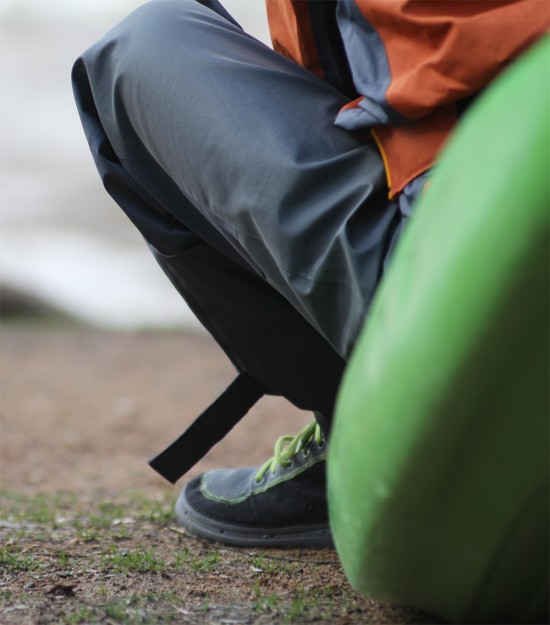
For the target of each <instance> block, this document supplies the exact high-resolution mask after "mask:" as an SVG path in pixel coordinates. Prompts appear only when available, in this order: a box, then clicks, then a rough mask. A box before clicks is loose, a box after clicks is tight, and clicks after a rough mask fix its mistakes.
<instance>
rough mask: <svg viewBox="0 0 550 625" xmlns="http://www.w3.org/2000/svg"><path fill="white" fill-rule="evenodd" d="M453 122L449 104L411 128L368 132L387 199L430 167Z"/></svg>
mask: <svg viewBox="0 0 550 625" xmlns="http://www.w3.org/2000/svg"><path fill="white" fill-rule="evenodd" d="M456 121H457V113H456V108H455V106H454V105H452V104H449V105H448V106H444V107H441V108H439V109H437V110H435V111H434V112H433V113H431V114H430V115H428V116H427V117H424V118H423V119H421V120H420V121H418V122H417V123H416V124H413V125H412V126H400V127H397V126H376V128H373V129H372V130H371V133H372V136H373V137H374V139H375V141H376V143H377V145H378V147H379V149H380V152H381V153H382V158H383V160H384V166H385V168H386V176H387V180H388V188H389V190H390V191H389V196H390V198H392V197H394V196H395V195H396V194H397V193H399V192H400V191H402V190H403V189H404V188H405V186H406V185H407V184H408V183H409V182H411V181H412V180H414V179H415V178H416V177H417V176H419V175H420V174H422V173H423V172H425V171H426V170H428V169H430V167H432V166H433V165H434V161H435V158H436V156H437V154H439V152H440V151H441V148H442V147H443V144H444V143H445V141H446V140H447V137H448V136H449V133H450V131H451V130H452V128H453V127H454V125H455V123H456Z"/></svg>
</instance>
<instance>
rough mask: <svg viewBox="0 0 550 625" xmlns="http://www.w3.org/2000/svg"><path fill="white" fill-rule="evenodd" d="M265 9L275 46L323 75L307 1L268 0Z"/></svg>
mask: <svg viewBox="0 0 550 625" xmlns="http://www.w3.org/2000/svg"><path fill="white" fill-rule="evenodd" d="M266 9H267V20H268V23H269V32H270V35H271V41H272V42H273V49H274V50H275V51H276V52H279V53H280V54H283V55H284V56H286V57H287V58H289V59H291V60H293V61H296V63H299V64H300V65H302V66H303V67H305V68H307V69H309V70H310V71H312V72H314V73H315V74H317V76H320V77H321V78H323V69H322V67H321V63H320V62H319V56H318V54H317V46H316V45H315V40H314V38H313V33H312V30H311V21H310V19H309V12H308V3H307V2H304V1H303V0H266Z"/></svg>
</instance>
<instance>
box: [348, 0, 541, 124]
mask: <svg viewBox="0 0 550 625" xmlns="http://www.w3.org/2000/svg"><path fill="white" fill-rule="evenodd" d="M356 4H357V6H358V7H359V9H360V11H361V12H362V13H363V15H364V16H365V18H366V19H367V20H368V22H369V23H370V24H371V26H373V27H374V29H375V30H376V32H377V33H378V35H379V36H380V38H381V39H382V42H383V43H384V47H385V50H386V55H387V58H388V62H389V66H390V73H391V83H390V86H389V88H388V90H387V92H386V100H387V102H388V104H390V106H392V107H393V108H394V109H395V110H397V111H398V112H400V113H401V114H403V115H405V116H406V117H408V118H409V119H419V118H421V117H424V116H425V115H427V114H429V113H430V112H431V111H432V110H434V109H435V108H437V107H438V106H443V105H445V104H449V103H450V102H455V101H456V100H459V99H461V98H464V97H466V96H469V95H471V94H474V93H477V92H478V91H480V90H481V89H483V88H484V87H485V86H486V85H487V84H488V83H489V82H490V81H491V80H492V79H493V78H494V77H495V76H496V75H497V74H498V73H499V72H500V71H501V70H502V69H503V68H504V67H505V66H506V65H507V64H508V63H509V62H510V61H511V60H512V59H514V58H515V57H517V56H518V55H519V54H520V53H521V52H522V51H523V50H525V49H526V48H527V47H528V46H529V45H530V44H532V43H533V42H534V41H535V40H536V39H538V37H540V36H541V35H542V34H543V33H544V32H545V31H546V30H548V28H549V27H550V2H548V0H437V1H436V2H428V1H423V0H391V1H390V0H356Z"/></svg>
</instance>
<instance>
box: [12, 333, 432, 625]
mask: <svg viewBox="0 0 550 625" xmlns="http://www.w3.org/2000/svg"><path fill="white" fill-rule="evenodd" d="M1 364H2V369H1V393H2V406H1V408H2V416H1V477H2V493H1V496H2V499H1V504H2V510H1V512H2V514H1V517H0V518H1V520H0V545H1V548H0V573H1V574H2V577H1V579H0V623H2V624H5V625H12V624H17V625H19V624H21V625H27V624H28V625H31V624H32V625H34V624H53V623H60V624H66V625H68V624H71V623H105V624H114V625H119V624H134V623H136V624H138V623H140V624H144V623H165V622H166V623H167V622H171V623H182V624H193V625H195V624H210V623H212V624H214V623H215V624H218V623H219V624H237V623H239V624H241V623H242V624H245V623H254V624H264V623H266V624H267V623H323V624H327V625H328V624H329V623H331V624H332V623H334V624H337V625H347V624H350V625H351V624H356V623H434V622H438V621H437V620H436V619H434V618H432V617H430V616H428V615H424V614H421V613H418V612H416V611H414V610H412V609H408V608H402V607H397V606H389V605H385V604H380V603H377V602H373V601H371V600H369V599H366V598H364V597H361V596H359V595H358V594H356V593H355V592H354V591H353V590H352V589H351V587H350V586H349V584H348V583H347V581H346V579H345V575H344V573H343V571H342V569H341V567H340V564H339V562H338V558H337V555H336V553H335V552H334V551H300V550H294V551H250V550H237V549H226V548H216V547H212V546H209V545H205V544H203V543H201V542H198V541H196V540H194V539H191V538H190V537H188V536H186V535H185V534H184V533H183V532H181V531H180V530H178V528H176V527H174V520H173V518H172V504H173V499H174V497H175V496H176V495H177V492H178V490H179V487H180V486H181V485H180V484H178V486H177V487H176V488H174V487H172V486H170V485H168V484H166V483H165V482H164V481H163V480H162V478H160V477H159V476H157V475H156V474H155V473H154V472H153V471H152V470H151V469H150V468H149V467H148V465H147V459H148V458H150V457H151V456H153V455H154V454H155V453H157V452H158V451H160V450H161V449H162V448H164V446H165V445H166V444H168V443H170V442H171V441H172V440H173V438H175V437H176V436H177V435H179V433H180V432H181V431H182V430H183V429H184V427H185V426H186V425H187V424H188V423H189V422H190V421H191V420H192V419H193V418H194V417H195V416H196V415H197V414H198V413H199V412H200V411H201V410H202V409H203V408H204V407H205V406H206V405H207V404H208V403H209V402H210V401H211V400H213V399H214V398H216V396H217V394H218V393H219V392H220V391H221V390H223V389H224V388H225V386H226V385H227V384H228V383H229V382H230V381H231V379H232V377H233V370H232V367H231V365H230V364H229V362H228V361H227V359H226V358H225V356H224V355H223V353H221V351H220V350H219V349H218V347H217V346H216V345H215V344H214V343H213V342H212V341H211V340H210V339H209V338H208V337H206V336H204V335H193V334H186V333H183V332H144V333H138V334H124V333H109V332H105V331H100V330H96V329H93V328H88V327H82V326H79V325H77V324H74V323H61V322H59V321H57V322H44V321H39V322H37V321H31V322H21V321H18V322H11V321H10V322H4V323H3V326H2V363H1ZM309 420H310V415H308V414H304V413H301V412H299V411H297V410H296V409H294V408H293V407H292V406H290V405H288V404H287V403H285V402H284V401H283V400H280V399H278V398H264V399H263V400H261V402H260V403H259V404H258V405H257V406H256V407H255V408H254V409H253V410H252V412H251V413H250V415H249V416H247V417H246V418H245V419H244V420H243V421H242V422H241V423H240V424H239V425H238V426H237V427H236V428H235V429H234V430H233V431H232V432H231V433H230V435H229V436H228V437H227V438H226V439H225V440H224V441H223V442H222V443H221V444H219V445H218V446H217V447H216V448H215V449H213V450H212V451H211V453H210V454H209V455H208V456H207V457H206V458H205V459H204V460H202V461H201V463H200V464H199V465H197V466H196V467H195V468H194V469H193V470H192V472H191V473H190V474H188V476H186V477H185V478H184V479H183V480H182V483H183V482H184V481H185V479H188V478H189V477H191V476H192V475H196V474H198V473H200V472H202V471H204V470H207V469H209V468H214V467H220V466H226V467H231V466H234V467H236V466H242V464H243V463H246V464H250V465H256V464H260V463H262V462H264V461H265V460H266V459H267V458H268V457H270V456H271V454H272V450H273V444H274V442H275V440H276V439H277V437H278V436H280V435H282V434H285V433H294V432H297V431H299V429H301V428H302V427H303V426H304V425H305V424H307V423H308V422H309Z"/></svg>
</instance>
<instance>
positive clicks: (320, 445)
mask: <svg viewBox="0 0 550 625" xmlns="http://www.w3.org/2000/svg"><path fill="white" fill-rule="evenodd" d="M315 445H316V446H317V449H324V448H325V447H326V446H327V442H326V441H325V439H324V438H323V440H322V441H321V442H320V443H317V442H316V443H315Z"/></svg>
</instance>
